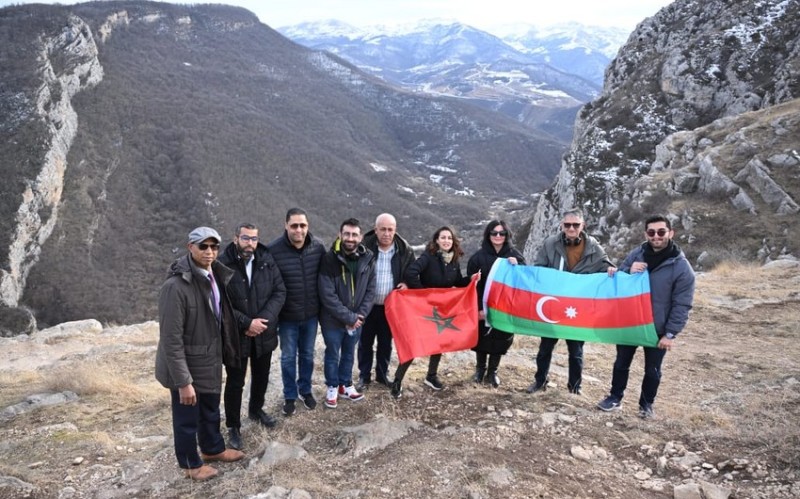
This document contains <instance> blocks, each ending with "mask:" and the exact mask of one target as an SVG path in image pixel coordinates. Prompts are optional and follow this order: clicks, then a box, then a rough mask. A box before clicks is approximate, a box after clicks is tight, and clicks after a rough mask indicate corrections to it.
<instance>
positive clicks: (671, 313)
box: [597, 215, 694, 419]
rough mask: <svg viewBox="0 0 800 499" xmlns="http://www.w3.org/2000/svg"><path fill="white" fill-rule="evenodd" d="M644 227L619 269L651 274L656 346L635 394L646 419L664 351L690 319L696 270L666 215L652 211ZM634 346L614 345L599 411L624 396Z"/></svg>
mask: <svg viewBox="0 0 800 499" xmlns="http://www.w3.org/2000/svg"><path fill="white" fill-rule="evenodd" d="M644 226H645V232H644V235H645V238H646V239H647V240H646V241H645V242H644V243H643V244H642V245H640V246H638V247H636V248H634V250H633V251H631V252H630V253H629V254H628V256H627V257H625V260H624V261H623V262H622V265H620V267H619V270H621V271H622V272H628V273H631V274H633V273H637V272H644V271H648V272H649V280H650V303H651V304H652V307H653V322H654V324H655V326H656V333H657V334H658V344H657V345H656V346H655V347H644V379H643V380H642V393H641V395H640V396H639V416H641V417H642V418H644V419H650V418H652V417H653V416H654V412H653V402H655V400H656V393H658V386H659V384H660V383H661V363H662V361H663V360H664V355H666V353H667V350H670V349H671V348H672V344H673V342H674V340H675V337H676V336H677V335H678V333H680V332H681V331H682V330H683V328H684V327H685V326H686V322H687V321H688V320H689V310H691V308H692V302H693V300H694V270H692V266H691V265H690V264H689V261H688V260H686V257H685V256H684V254H683V252H682V251H681V249H680V248H679V247H678V245H677V244H675V242H674V241H673V240H672V238H673V236H674V235H675V231H673V230H672V224H671V223H670V221H669V219H667V218H666V217H665V216H662V215H656V216H653V217H650V218H648V219H647V220H646V221H645V224H644ZM636 348H637V347H635V346H628V345H617V359H616V361H615V362H614V374H613V376H612V378H611V393H610V394H609V395H608V397H606V398H604V399H603V400H601V401H600V402H599V403H598V404H597V407H598V409H600V410H603V411H614V410H618V409H619V408H620V407H622V397H623V395H624V394H625V388H626V387H627V385H628V374H629V372H630V367H631V362H632V361H633V356H634V354H635V353H636Z"/></svg>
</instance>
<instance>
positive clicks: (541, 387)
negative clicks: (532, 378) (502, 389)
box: [525, 380, 547, 393]
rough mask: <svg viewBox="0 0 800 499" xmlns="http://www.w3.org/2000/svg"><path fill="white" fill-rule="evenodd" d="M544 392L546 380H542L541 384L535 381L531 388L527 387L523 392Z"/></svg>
mask: <svg viewBox="0 0 800 499" xmlns="http://www.w3.org/2000/svg"><path fill="white" fill-rule="evenodd" d="M545 390H547V380H544V381H543V382H542V383H539V382H538V381H536V382H534V383H533V384H532V385H531V386H529V387H528V388H527V389H526V390H525V391H526V392H528V393H536V392H543V391H545Z"/></svg>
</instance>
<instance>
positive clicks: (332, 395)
mask: <svg viewBox="0 0 800 499" xmlns="http://www.w3.org/2000/svg"><path fill="white" fill-rule="evenodd" d="M337 399H338V392H337V390H336V387H335V386H329V387H328V391H327V393H326V394H325V407H327V408H328V409H336V403H337Z"/></svg>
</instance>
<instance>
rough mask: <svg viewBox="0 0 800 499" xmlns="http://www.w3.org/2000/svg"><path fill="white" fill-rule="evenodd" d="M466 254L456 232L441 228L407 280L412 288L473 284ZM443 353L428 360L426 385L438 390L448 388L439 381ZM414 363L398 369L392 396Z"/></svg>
mask: <svg viewBox="0 0 800 499" xmlns="http://www.w3.org/2000/svg"><path fill="white" fill-rule="evenodd" d="M463 255H464V251H463V250H462V249H461V244H460V243H459V241H458V237H456V233H455V231H453V229H451V228H450V227H447V226H445V227H441V228H439V229H438V230H437V231H436V232H434V234H433V239H432V240H431V241H429V242H428V245H427V246H426V248H425V251H424V252H423V253H422V255H420V257H419V258H417V259H416V261H414V263H412V264H411V265H409V266H408V268H407V269H406V273H405V276H404V279H403V280H404V281H405V283H406V284H407V285H408V287H409V288H415V289H422V288H452V287H459V288H463V287H466V286H467V284H469V282H470V279H469V277H466V276H464V275H463V274H462V273H461V266H460V265H459V259H460V258H461V257H462V256H463ZM441 359H442V354H436V355H431V356H430V359H429V361H428V375H427V376H426V377H425V384H426V385H428V386H429V387H431V388H433V389H434V390H437V391H438V390H441V389H442V388H444V385H443V384H442V382H441V381H440V380H439V376H438V370H439V361H440V360H441ZM411 362H413V360H409V361H408V362H405V363H403V364H400V365H399V366H398V367H397V371H396V372H395V375H394V382H393V383H392V396H393V397H394V398H400V396H401V394H402V390H403V388H402V383H403V377H405V375H406V371H408V368H409V366H411Z"/></svg>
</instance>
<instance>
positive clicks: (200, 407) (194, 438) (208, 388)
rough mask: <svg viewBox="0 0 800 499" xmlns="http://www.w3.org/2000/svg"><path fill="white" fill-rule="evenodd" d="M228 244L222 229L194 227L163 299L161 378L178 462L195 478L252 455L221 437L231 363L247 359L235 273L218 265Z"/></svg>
mask: <svg viewBox="0 0 800 499" xmlns="http://www.w3.org/2000/svg"><path fill="white" fill-rule="evenodd" d="M221 241H222V240H221V239H220V237H219V234H218V233H217V231H215V230H214V229H211V228H209V227H198V228H196V229H194V230H193V231H192V232H191V233H190V234H189V243H188V245H187V247H188V250H189V254H188V255H184V256H182V257H180V258H178V259H177V260H176V261H175V262H173V263H172V265H171V266H170V268H169V271H168V276H167V280H166V281H165V282H164V284H163V286H162V287H161V294H160V295H159V300H158V316H159V341H158V350H157V352H156V379H157V380H158V381H159V382H160V383H161V384H162V385H163V386H164V387H165V388H169V390H170V392H171V394H172V431H173V435H174V441H175V456H176V457H177V459H178V465H179V466H180V467H181V468H182V469H184V470H185V473H186V476H187V477H190V478H192V479H194V480H207V479H209V478H213V477H215V476H216V475H217V473H218V472H217V470H216V469H215V468H213V467H211V466H208V465H206V464H204V463H206V462H213V461H222V462H232V461H238V460H240V459H242V458H243V457H244V454H243V453H242V452H240V451H238V450H233V449H225V441H224V440H223V438H222V433H220V411H219V402H220V393H221V392H222V364H223V360H224V361H225V364H230V365H237V363H238V362H239V357H240V356H239V349H240V345H239V339H238V336H237V332H236V328H235V326H234V322H233V321H234V319H233V309H232V307H231V303H230V300H229V299H228V296H227V293H226V292H225V287H226V286H227V284H228V281H230V279H231V276H232V275H233V272H232V271H231V270H230V269H228V268H227V267H225V266H224V265H222V264H221V263H219V262H217V261H216V259H217V255H218V254H219V245H220V242H221ZM198 444H199V445H200V453H198V452H197V446H198Z"/></svg>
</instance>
